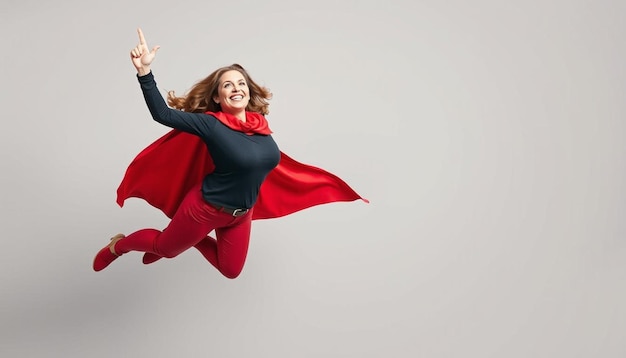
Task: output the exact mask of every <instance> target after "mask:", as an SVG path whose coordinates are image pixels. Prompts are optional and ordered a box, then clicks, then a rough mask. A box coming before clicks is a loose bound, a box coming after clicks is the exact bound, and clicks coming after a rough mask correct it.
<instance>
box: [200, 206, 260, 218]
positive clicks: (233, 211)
mask: <svg viewBox="0 0 626 358" xmlns="http://www.w3.org/2000/svg"><path fill="white" fill-rule="evenodd" d="M209 205H211V206H212V207H214V208H215V209H217V211H219V212H221V213H226V214H229V215H232V216H234V217H238V216H242V215H246V214H247V213H248V211H250V209H231V208H227V207H224V206H217V205H213V204H211V203H209Z"/></svg>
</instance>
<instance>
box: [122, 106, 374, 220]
mask: <svg viewBox="0 0 626 358" xmlns="http://www.w3.org/2000/svg"><path fill="white" fill-rule="evenodd" d="M209 114H211V115H213V116H215V117H216V118H217V119H218V120H219V121H220V122H222V123H224V124H225V125H227V126H228V127H230V128H232V129H234V130H239V131H241V132H244V133H246V134H254V133H261V134H269V133H271V130H270V129H269V126H268V125H267V121H266V120H265V117H264V116H262V115H261V114H258V113H252V112H246V122H242V121H240V120H239V119H237V118H236V117H234V116H232V115H229V114H226V113H223V112H218V113H211V112H209ZM214 169H215V166H214V164H213V159H212V158H211V155H210V153H209V152H208V151H207V147H206V145H205V143H204V142H203V141H202V140H201V139H200V138H199V137H198V136H196V135H192V134H189V133H185V132H182V131H179V130H176V129H174V130H171V131H170V132H168V133H166V134H165V135H163V136H162V137H161V138H159V139H157V140H156V141H155V142H153V143H152V144H150V145H149V146H148V147H146V148H145V149H144V150H142V151H141V152H140V153H139V154H138V155H137V156H136V157H135V159H134V160H133V161H132V162H131V163H130V165H129V166H128V169H127V170H126V173H125V174H124V178H123V179H122V182H121V183H120V186H119V187H118V189H117V203H118V205H119V206H120V207H122V206H123V205H124V201H125V200H126V199H127V198H130V197H136V198H140V199H144V200H146V201H147V202H148V203H149V204H150V205H152V206H154V207H156V208H158V209H160V210H161V211H163V213H164V214H165V215H166V216H168V217H169V218H172V217H173V216H174V213H175V212H176V210H177V209H178V206H179V205H180V203H181V201H182V200H183V198H184V197H185V195H186V194H187V192H188V191H189V190H190V189H191V188H192V187H193V186H194V185H195V184H197V183H199V182H201V181H202V179H203V178H204V176H205V175H207V174H208V173H211V172H212V171H213V170H214ZM357 199H361V200H363V201H365V202H369V201H368V200H367V199H364V198H362V197H361V196H360V195H359V194H357V193H356V192H355V191H354V190H353V189H352V188H350V187H349V186H348V184H346V183H345V182H344V181H343V180H341V179H340V178H339V177H337V176H335V175H334V174H332V173H329V172H327V171H325V170H323V169H320V168H316V167H314V166H310V165H307V164H303V163H299V162H297V161H295V160H293V159H291V158H290V157H288V156H287V155H286V154H284V153H283V152H281V153H280V162H279V164H278V166H277V167H276V168H274V169H273V170H272V171H271V172H270V173H269V174H268V175H267V177H266V179H265V181H264V182H263V184H262V185H261V189H260V191H259V196H258V198H257V202H256V204H255V205H254V211H253V216H252V219H253V220H256V219H269V218H277V217H281V216H285V215H288V214H291V213H294V212H296V211H299V210H303V209H306V208H309V207H312V206H315V205H320V204H326V203H331V202H337V201H354V200H357Z"/></svg>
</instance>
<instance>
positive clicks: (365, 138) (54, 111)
mask: <svg viewBox="0 0 626 358" xmlns="http://www.w3.org/2000/svg"><path fill="white" fill-rule="evenodd" d="M0 10H1V17H0V38H1V40H2V58H1V60H0V61H1V62H0V75H1V78H0V79H1V81H0V100H1V101H2V123H3V127H2V130H1V131H0V149H1V150H0V153H1V154H0V155H1V161H0V163H1V164H2V175H1V177H0V186H1V187H2V191H1V198H0V199H1V200H0V205H1V213H2V216H1V218H0V220H1V224H2V231H1V235H0V242H1V247H0V250H1V252H2V259H1V260H0V265H1V266H0V285H1V287H2V294H1V296H0V308H1V311H0V322H1V323H0V324H1V326H0V356H2V357H118V356H125V357H148V356H150V357H213V356H215V357H218V356H219V357H507V358H509V357H551V358H553V357H603V358H607V357H624V356H626V342H625V341H626V340H625V338H626V337H625V335H626V333H625V332H626V308H625V307H624V302H625V301H626V288H625V287H624V284H625V281H624V279H625V275H626V260H625V259H624V256H625V255H626V245H625V244H624V242H623V238H624V234H625V233H626V224H624V222H623V218H624V209H625V208H626V203H625V202H624V199H625V195H624V183H625V179H626V178H625V174H626V172H625V170H624V169H625V168H624V159H625V156H626V152H625V147H624V134H625V133H626V132H625V125H624V115H625V109H626V104H625V103H624V89H625V86H626V72H625V71H624V65H623V63H624V55H625V54H626V44H625V41H624V40H625V39H626V36H625V35H624V34H625V33H626V23H625V22H624V13H625V11H626V3H624V2H623V1H583V0H574V1H539V0H532V1H495V0H494V1H487V0H478V1H471V2H465V1H446V2H441V1H414V2H409V1H403V0H391V1H384V2H382V1H381V2H373V1H370V2H365V1H339V0H335V1H327V0H323V1H312V2H293V1H290V2H287V1H284V2H279V1H245V0H244V1H234V2H212V1H189V0H180V1H174V2H170V1H154V0H152V1H121V0H110V1H92V2H87V1H78V0H73V1H72V0H59V1H34V0H20V1H17V0H9V1H7V0H3V2H2V5H0ZM137 27H142V28H143V30H144V32H145V34H146V37H147V40H148V45H149V46H150V47H151V46H153V45H157V44H158V45H160V46H161V50H160V51H159V53H158V55H157V58H156V60H155V62H154V64H153V70H154V73H155V76H156V78H157V81H158V83H159V86H160V88H161V90H162V91H165V90H175V91H177V93H179V94H182V93H184V92H185V91H186V90H187V89H189V88H190V87H191V86H192V85H193V83H195V81H197V80H199V79H201V78H204V77H205V76H206V75H207V74H208V73H210V72H211V71H213V70H214V69H216V68H217V67H220V66H223V65H228V64H231V63H233V62H238V63H240V64H242V65H244V66H245V67H246V68H247V69H248V70H249V71H250V73H251V74H252V76H253V78H254V79H256V80H257V81H258V82H259V83H261V84H264V85H266V86H268V87H269V88H270V89H271V90H272V91H273V93H274V99H273V100H272V106H271V108H270V109H271V113H270V115H269V116H268V118H269V119H270V123H271V126H272V129H273V130H274V131H275V138H276V140H277V142H278V143H279V145H280V146H281V149H282V150H283V151H285V152H286V153H288V154H290V155H291V156H293V157H295V158H296V159H298V160H300V161H303V162H306V163H309V164H313V165H316V166H320V167H323V168H325V169H327V170H329V171H331V172H333V173H335V174H337V175H339V176H340V177H342V178H343V179H344V180H346V181H347V182H348V183H349V184H350V185H351V186H352V187H353V188H354V189H355V190H357V191H358V192H359V193H360V194H362V195H363V196H365V197H367V198H368V199H370V200H371V204H369V205H367V204H365V203H362V202H350V203H336V204H330V205H324V206H319V207H315V208H312V209H309V210H305V211H302V212H299V213H297V214H294V215H291V216H288V217H284V218H281V219H275V220H264V221H258V222H255V224H254V227H253V238H252V244H251V249H250V254H249V258H248V261H247V264H246V267H245V269H244V271H243V273H242V275H241V276H240V277H239V278H238V279H236V280H234V281H233V280H228V279H225V278H223V277H221V276H220V275H219V273H217V271H216V270H215V269H214V268H213V267H212V266H211V265H209V264H208V263H206V262H205V261H204V260H203V259H202V257H201V256H200V255H199V254H198V253H197V252H195V250H190V251H189V252H185V253H183V254H182V255H180V256H179V257H177V258H176V259H173V260H167V261H162V262H158V263H156V264H154V265H151V266H147V267H146V266H143V265H142V264H141V255H140V254H139V253H130V254H128V255H126V256H124V257H123V258H121V259H119V260H118V261H116V262H115V263H114V264H113V265H111V266H110V267H109V268H107V269H106V270H105V271H102V272H99V273H94V272H93V271H92V270H91V262H92V258H93V256H94V254H95V253H96V252H97V251H98V250H99V249H100V248H101V247H102V246H104V245H105V244H106V243H107V240H108V238H109V237H111V236H112V235H113V234H115V233H117V232H124V233H129V232H131V231H134V230H137V229H139V228H143V227H156V228H162V227H164V226H165V225H166V224H167V220H166V218H165V217H164V215H162V214H161V213H160V212H159V211H158V210H156V209H154V208H152V207H150V206H149V205H147V204H146V203H145V202H143V201H141V200H138V199H131V200H129V201H127V204H126V205H125V206H124V208H121V209H120V208H119V207H118V206H117V205H116V204H115V190H116V189H117V186H118V184H119V182H120V180H121V178H122V175H123V173H124V171H125V169H126V166H127V165H128V163H129V162H130V161H131V160H132V158H133V157H134V156H135V155H136V154H137V153H138V152H139V151H140V150H141V149H143V148H144V147H145V146H146V145H148V144H149V143H151V142H152V141H153V140H154V139H156V138H157V137H159V136H160V135H162V134H164V133H165V132H166V131H167V130H168V129H167V128H165V127H163V126H161V125H159V124H157V123H155V122H152V121H151V119H150V117H149V114H148V111H147V109H146V108H145V105H144V103H143V98H142V96H141V92H140V90H139V86H138V84H137V81H136V79H135V78H134V76H135V72H134V69H133V67H132V65H131V63H130V59H129V55H128V53H129V51H130V49H131V48H132V47H134V46H135V45H136V43H137V36H136V32H135V30H136V28H137Z"/></svg>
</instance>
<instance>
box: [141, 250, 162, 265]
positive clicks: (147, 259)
mask: <svg viewBox="0 0 626 358" xmlns="http://www.w3.org/2000/svg"><path fill="white" fill-rule="evenodd" d="M162 258H163V257H162V256H159V255H157V254H153V253H151V252H146V253H145V254H143V259H142V262H143V263H144V264H145V265H149V264H151V263H153V262H157V261H159V260H160V259H162Z"/></svg>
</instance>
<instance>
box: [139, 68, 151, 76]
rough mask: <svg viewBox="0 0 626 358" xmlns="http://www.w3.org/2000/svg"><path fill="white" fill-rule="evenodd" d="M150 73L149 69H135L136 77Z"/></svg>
mask: <svg viewBox="0 0 626 358" xmlns="http://www.w3.org/2000/svg"><path fill="white" fill-rule="evenodd" d="M148 73H150V67H142V68H138V69H137V75H139V76H145V75H147V74H148Z"/></svg>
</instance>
